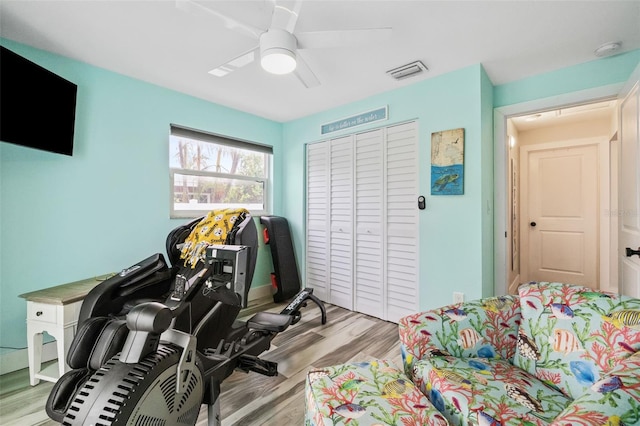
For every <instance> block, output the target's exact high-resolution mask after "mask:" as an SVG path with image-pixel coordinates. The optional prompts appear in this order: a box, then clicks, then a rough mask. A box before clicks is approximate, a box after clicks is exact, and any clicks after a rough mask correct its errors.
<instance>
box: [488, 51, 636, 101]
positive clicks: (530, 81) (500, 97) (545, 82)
mask: <svg viewBox="0 0 640 426" xmlns="http://www.w3.org/2000/svg"><path fill="white" fill-rule="evenodd" d="M638 62H640V49H637V50H633V51H631V52H626V53H623V54H620V55H616V56H611V57H608V58H603V59H598V60H595V61H590V62H585V63H583V64H579V65H575V66H572V67H568V68H562V69H559V70H556V71H551V72H547V73H543V74H539V75H535V76H533V77H529V78H525V79H522V80H518V81H514V82H511V83H506V84H501V85H499V86H495V88H494V91H493V98H494V102H493V106H494V107H495V108H498V107H502V106H506V105H513V104H518V103H521V102H527V101H532V100H536V99H543V98H548V97H551V96H556V95H562V94H565V93H572V92H578V91H580V90H586V89H592V88H595V87H600V86H607V85H609V84H615V83H621V82H625V81H626V80H627V79H628V78H629V76H630V75H631V72H632V71H633V70H634V69H635V67H636V65H637V64H638Z"/></svg>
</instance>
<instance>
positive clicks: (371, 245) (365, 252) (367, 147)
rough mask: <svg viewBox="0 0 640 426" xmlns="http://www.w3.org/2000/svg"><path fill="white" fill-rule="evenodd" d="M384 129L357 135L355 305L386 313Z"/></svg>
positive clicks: (369, 311)
mask: <svg viewBox="0 0 640 426" xmlns="http://www.w3.org/2000/svg"><path fill="white" fill-rule="evenodd" d="M383 130H384V129H378V130H374V131H371V132H365V133H360V134H357V135H355V189H356V191H355V197H354V199H355V221H356V226H355V250H356V252H355V279H354V286H355V300H354V309H355V310H356V311H358V312H362V313H365V314H368V315H372V316H376V317H382V316H383V314H384V288H383V287H384V282H383V273H384V262H383V258H384V226H383V224H384V222H383V220H384V209H383V206H384V205H383V196H384V194H383V179H384V173H382V171H383V170H384V166H383V165H384V157H383V144H384V132H383Z"/></svg>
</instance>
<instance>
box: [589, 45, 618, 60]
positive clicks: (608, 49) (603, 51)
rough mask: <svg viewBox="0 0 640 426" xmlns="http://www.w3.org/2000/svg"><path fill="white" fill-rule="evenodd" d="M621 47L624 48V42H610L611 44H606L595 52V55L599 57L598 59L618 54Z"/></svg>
mask: <svg viewBox="0 0 640 426" xmlns="http://www.w3.org/2000/svg"><path fill="white" fill-rule="evenodd" d="M620 47H622V42H620V41H614V42H610V43H605V44H603V45H602V46H600V47H598V48H597V49H596V50H594V51H593V53H594V54H595V55H596V56H597V57H598V58H602V57H604V56H611V55H613V54H614V53H616V52H617V51H618V50H620Z"/></svg>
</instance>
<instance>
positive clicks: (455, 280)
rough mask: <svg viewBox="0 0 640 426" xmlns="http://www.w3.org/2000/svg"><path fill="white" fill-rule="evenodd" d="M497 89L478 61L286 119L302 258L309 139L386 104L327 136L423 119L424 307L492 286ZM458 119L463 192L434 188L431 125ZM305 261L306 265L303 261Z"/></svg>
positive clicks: (288, 177) (444, 126)
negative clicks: (374, 116)
mask: <svg viewBox="0 0 640 426" xmlns="http://www.w3.org/2000/svg"><path fill="white" fill-rule="evenodd" d="M483 97H484V98H483ZM491 97H492V86H491V85H490V82H489V80H488V78H487V77H486V74H485V73H484V70H483V69H482V67H481V66H480V65H474V66H471V67H468V68H464V69H461V70H458V71H454V72H451V73H449V74H446V75H442V76H438V77H434V78H430V79H427V80H424V81H421V82H418V83H415V84H412V85H409V86H405V87H402V88H399V89H396V90H393V91H390V92H386V93H382V94H380V95H376V96H372V97H370V98H367V99H364V100H362V101H359V102H354V103H351V104H348V105H345V106H342V107H339V108H335V109H332V110H330V111H325V112H322V113H319V114H315V115H312V116H309V117H305V118H302V119H299V120H295V121H291V122H288V123H285V125H284V140H283V146H284V147H286V149H284V150H283V155H284V157H285V161H284V165H285V170H284V176H283V190H284V196H283V212H284V215H285V216H286V217H287V218H288V220H289V222H290V224H291V227H292V229H293V233H294V235H295V241H294V243H295V244H294V245H295V248H296V253H297V258H298V259H304V249H305V247H304V241H305V240H304V227H305V224H304V209H305V198H304V192H305V186H304V185H305V183H304V181H305V175H304V162H305V150H304V145H305V143H308V142H313V141H319V140H324V139H327V137H326V136H323V135H321V134H320V125H321V124H323V123H327V122H331V121H334V120H337V119H340V118H343V117H348V116H350V115H353V114H356V113H359V112H363V111H367V110H371V109H374V108H377V107H381V106H384V105H388V106H389V120H388V121H386V122H377V123H373V124H371V125H369V126H361V127H358V128H355V129H351V130H347V131H343V132H336V133H331V134H330V135H329V137H330V138H333V137H336V136H339V135H342V134H345V133H353V132H356V131H358V132H359V131H361V130H365V129H368V128H375V127H380V126H386V125H389V124H393V123H399V122H403V121H408V120H412V119H418V131H419V164H420V174H419V179H420V185H419V191H420V194H422V195H424V196H425V197H426V200H427V201H426V204H427V208H426V210H421V211H420V212H419V220H420V229H419V232H420V249H419V250H420V253H419V256H420V257H419V258H420V306H421V308H423V309H426V308H430V307H436V306H441V305H444V304H448V303H451V301H452V297H453V291H461V292H463V293H465V296H466V297H467V298H468V299H475V298H479V297H481V296H482V295H483V291H484V290H483V289H484V288H492V287H493V255H492V253H493V250H492V247H493V237H492V229H493V225H492V221H493V216H492V213H491V211H489V212H487V211H486V210H484V206H486V205H490V206H493V195H492V194H493V187H492V185H493V181H492V176H493V171H492V170H493V162H492V155H491V154H492V152H493V151H492V146H493V137H492V120H487V111H489V112H491V111H492V103H491ZM490 116H491V115H490V114H489V115H488V117H490ZM459 127H463V128H464V129H465V182H464V195H461V196H431V195H430V193H431V192H430V179H431V178H430V158H431V133H432V132H437V131H440V130H448V129H455V128H459ZM416 208H417V200H416ZM299 263H301V265H300V266H301V270H302V271H304V262H299ZM461 265H464V267H461ZM488 266H490V268H489V269H487V267H488ZM483 281H487V282H486V283H485V282H483Z"/></svg>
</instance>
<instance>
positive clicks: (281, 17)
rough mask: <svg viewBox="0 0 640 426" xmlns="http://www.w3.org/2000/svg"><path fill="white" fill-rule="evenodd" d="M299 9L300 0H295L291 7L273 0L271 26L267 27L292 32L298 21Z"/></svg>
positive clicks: (300, 7) (300, 5) (300, 6)
mask: <svg viewBox="0 0 640 426" xmlns="http://www.w3.org/2000/svg"><path fill="white" fill-rule="evenodd" d="M300 9H302V0H296V1H295V3H294V4H293V6H291V7H287V6H284V5H283V4H278V2H277V1H275V2H274V6H273V15H271V26H270V27H269V28H278V29H282V30H285V31H288V32H290V33H292V32H293V30H294V29H295V27H296V23H297V22H298V16H299V15H300Z"/></svg>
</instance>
